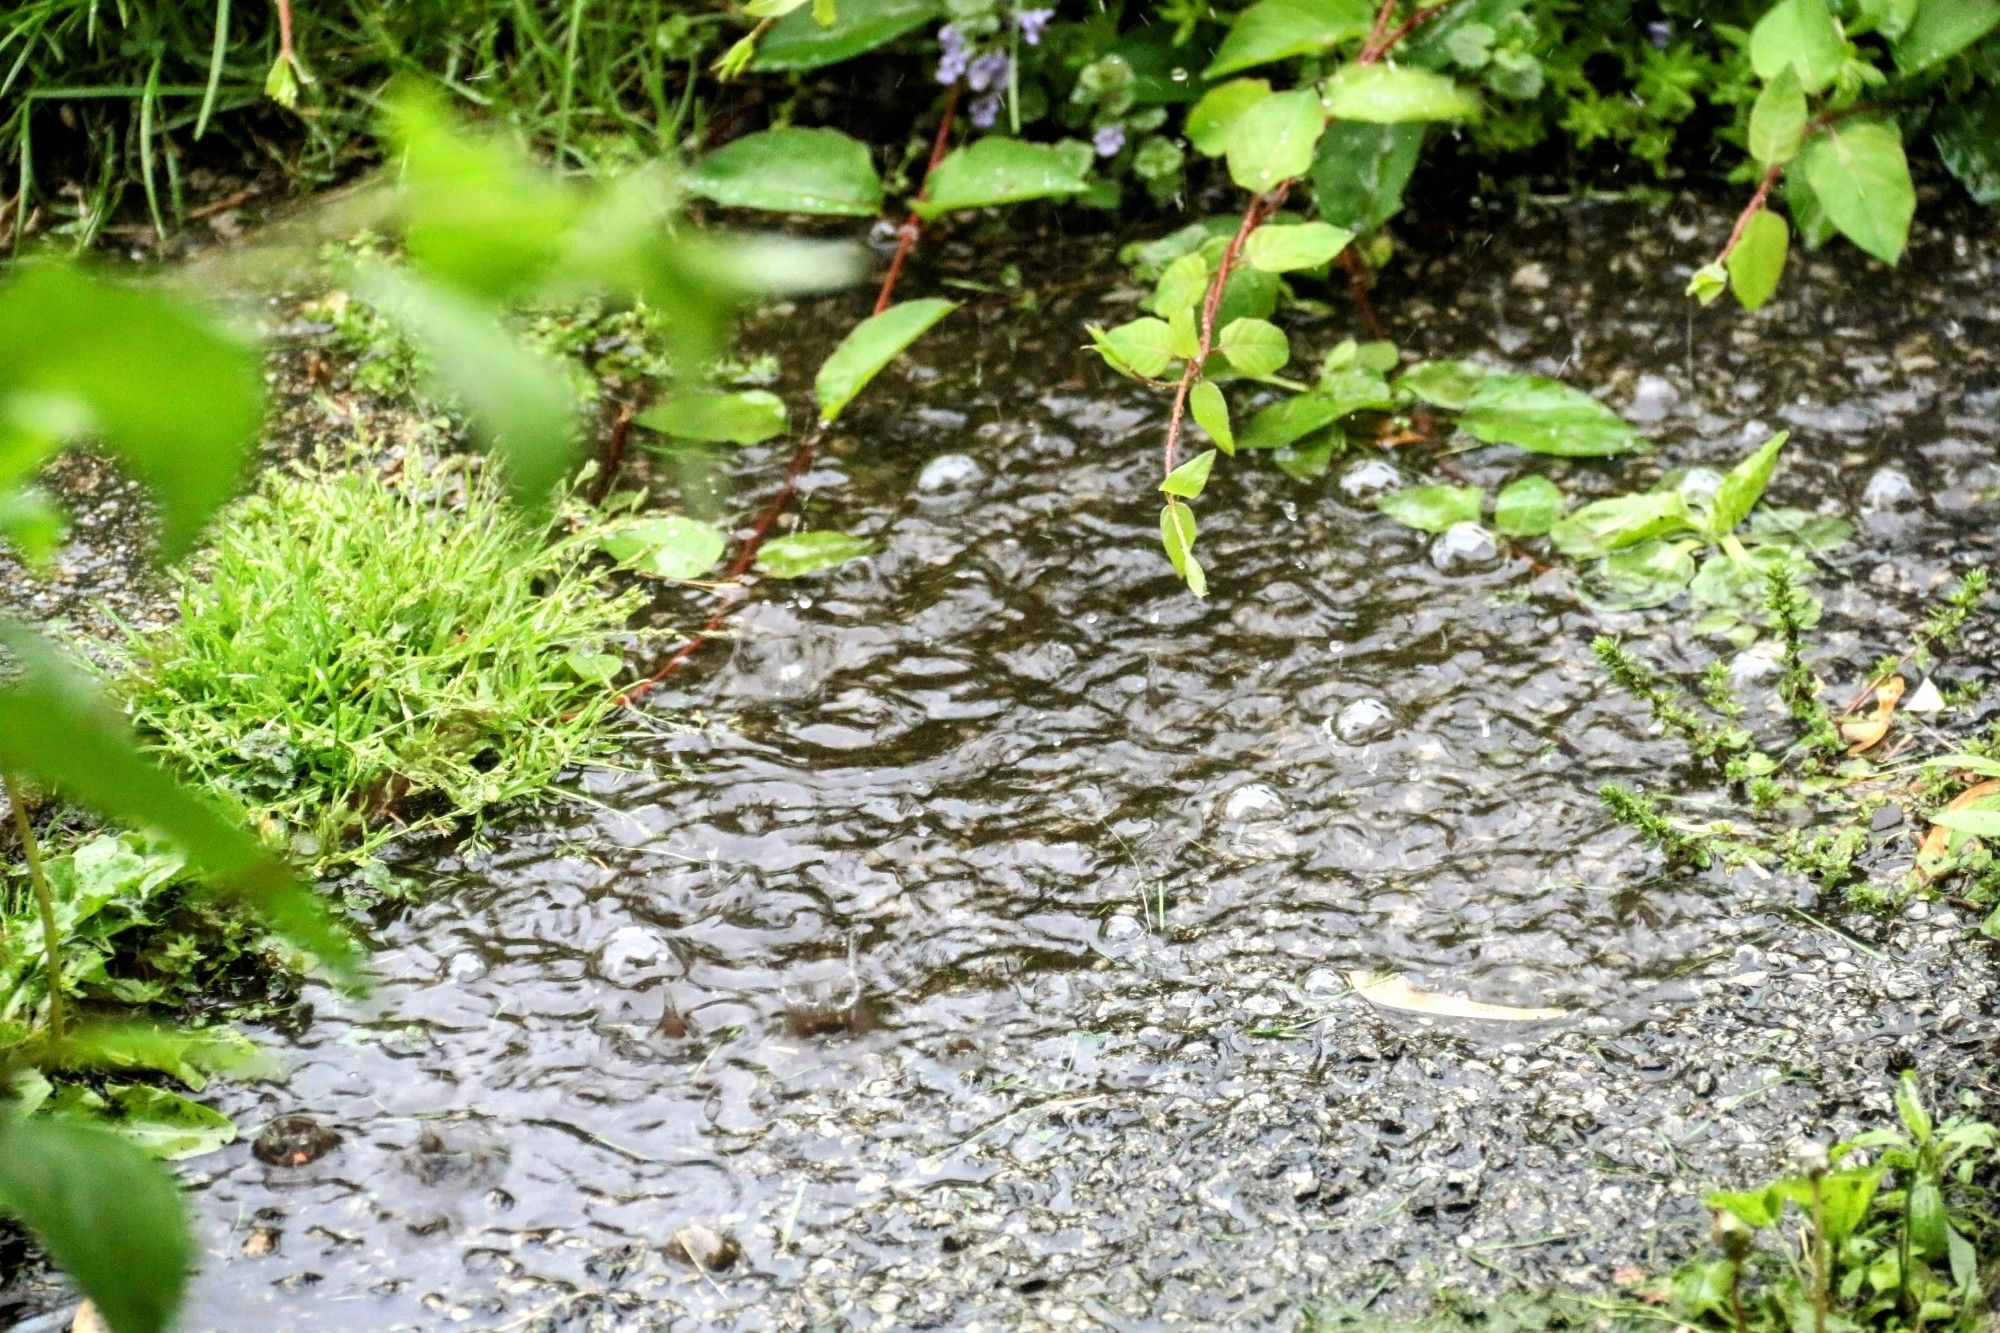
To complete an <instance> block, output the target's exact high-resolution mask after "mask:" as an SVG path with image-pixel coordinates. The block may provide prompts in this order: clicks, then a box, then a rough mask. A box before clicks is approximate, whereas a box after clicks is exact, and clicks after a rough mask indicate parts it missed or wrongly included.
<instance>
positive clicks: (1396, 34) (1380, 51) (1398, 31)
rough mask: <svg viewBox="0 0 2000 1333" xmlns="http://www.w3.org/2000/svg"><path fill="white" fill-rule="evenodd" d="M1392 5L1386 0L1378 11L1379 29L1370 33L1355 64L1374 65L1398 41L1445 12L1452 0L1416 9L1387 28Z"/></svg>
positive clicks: (1377, 21) (1376, 21)
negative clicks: (1387, 19) (1393, 25)
mask: <svg viewBox="0 0 2000 1333" xmlns="http://www.w3.org/2000/svg"><path fill="white" fill-rule="evenodd" d="M1392 7H1393V5H1392V3H1391V2H1390V0H1385V3H1384V4H1383V6H1382V8H1381V10H1379V11H1378V12H1377V13H1376V15H1375V23H1376V25H1377V31H1376V32H1375V33H1372V34H1370V36H1369V38H1368V41H1367V42H1366V43H1365V44H1364V45H1363V46H1362V48H1361V54H1360V55H1359V56H1356V57H1355V60H1354V63H1355V64H1357V65H1372V64H1374V63H1375V62H1376V61H1378V60H1380V59H1381V58H1382V57H1383V56H1386V55H1388V54H1389V52H1391V51H1393V50H1395V48H1396V43H1398V42H1400V41H1402V40H1403V39H1404V38H1405V37H1408V36H1409V35H1410V34H1411V33H1413V32H1415V31H1416V30H1417V29H1418V28H1421V27H1422V26H1423V25H1424V24H1426V23H1429V22H1430V21H1431V20H1432V19H1434V18H1436V17H1437V16H1438V15H1440V14H1442V13H1444V11H1445V10H1447V9H1450V8H1451V0H1445V2H1444V3H1443V4H1439V5H1431V6H1429V7H1428V8H1425V9H1419V10H1416V11H1415V12H1413V13H1412V14H1411V15H1410V16H1409V17H1408V18H1406V19H1404V20H1403V21H1402V22H1401V23H1399V24H1397V25H1396V26H1395V27H1393V28H1387V27H1386V18H1387V15H1388V13H1389V11H1390V10H1391V8H1392Z"/></svg>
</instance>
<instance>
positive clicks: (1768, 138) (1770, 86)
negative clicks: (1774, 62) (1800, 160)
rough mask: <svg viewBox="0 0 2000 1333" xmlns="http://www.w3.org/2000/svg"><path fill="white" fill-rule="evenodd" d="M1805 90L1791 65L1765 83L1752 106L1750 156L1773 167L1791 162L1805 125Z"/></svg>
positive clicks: (1797, 149)
mask: <svg viewBox="0 0 2000 1333" xmlns="http://www.w3.org/2000/svg"><path fill="white" fill-rule="evenodd" d="M1806 116H1807V111H1806V90H1805V88H1804V86H1803V85H1801V84H1800V83H1799V75H1798V71H1797V70H1795V69H1793V68H1792V67H1791V66H1790V65H1787V66H1785V68H1783V69H1782V70H1780V71H1778V77H1776V78H1775V79H1772V80H1771V81H1770V82H1769V83H1767V84H1765V85H1764V90H1763V91H1762V92H1760V93H1758V94H1757V101H1756V102H1755V104H1753V105H1752V106H1751V108H1750V156H1752V157H1754V158H1756V159H1757V160H1758V161H1759V162H1762V163H1763V164H1764V165H1765V166H1770V165H1771V164H1773V163H1776V162H1789V161H1791V160H1792V155H1793V154H1794V153H1796V152H1798V151H1799V139H1800V137H1801V136H1802V135H1803V134H1804V133H1805V128H1806Z"/></svg>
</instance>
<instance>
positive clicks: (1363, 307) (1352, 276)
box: [1340, 245, 1389, 342]
mask: <svg viewBox="0 0 2000 1333" xmlns="http://www.w3.org/2000/svg"><path fill="white" fill-rule="evenodd" d="M1340 266H1341V267H1342V268H1344V269H1346V270H1347V292H1348V295H1349V296H1352V297H1353V298H1354V305H1355V307H1356V308H1357V309H1358V310H1360V311H1361V322H1362V324H1364V325H1366V326H1367V329H1368V336H1369V337H1371V338H1373V339H1375V340H1376V341H1377V342H1380V341H1382V340H1383V339H1385V338H1387V337H1388V336H1389V330H1388V328H1387V326H1385V325H1384V324H1383V323H1382V316H1381V315H1379V314H1377V313H1376V311H1375V301H1374V298H1373V297H1371V296H1369V294H1368V265H1367V263H1366V261H1364V260H1363V259H1362V258H1361V256H1360V255H1358V254H1356V253H1354V247H1353V246H1351V245H1350V246H1348V247H1347V248H1346V249H1345V250H1342V251H1341V252H1340Z"/></svg>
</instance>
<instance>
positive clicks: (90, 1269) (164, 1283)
mask: <svg viewBox="0 0 2000 1333" xmlns="http://www.w3.org/2000/svg"><path fill="white" fill-rule="evenodd" d="M0 1208H4V1209H5V1210H6V1211H7V1212H9V1213H11V1214H13V1215H14V1216H15V1217H17V1218H19V1219H20V1221H21V1224H22V1225H23V1226H25V1227H27V1229H28V1230H29V1231H30V1232H32V1233H33V1234H34V1237H35V1239H36V1240H38V1241H40V1242H41V1244H42V1247H43V1248H44V1249H46V1250H47V1251H48V1252H49V1257H50V1258H52V1259H54V1260H55V1262H56V1265H57V1266H58V1267H60V1268H61V1269H62V1270H63V1271H64V1272H65V1273H68V1274H69V1275H70V1277H72V1278H74V1279H75V1280H76V1284H77V1285H78V1286H79V1287H81V1288H83V1291H84V1294H85V1295H87V1296H88V1297H90V1299H91V1301H92V1303H94V1304H95V1305H96V1306H97V1308H98V1311H99V1312H100V1313H101V1314H103V1316H104V1318H105V1322H106V1323H108V1324H110V1325H111V1327H112V1329H113V1330H114V1333H165V1330H166V1329H167V1328H168V1327H169V1325H171V1324H172V1323H173V1320H174V1316H175V1314H176V1313H177V1312H178V1311H179V1309H180V1304H181V1296H182V1294H183V1293H184V1292H185V1291H186V1289H187V1278H188V1271H189V1270H190V1269H191V1268H192V1267H193V1266H194V1263H195V1259H196V1254H195V1247H194V1241H193V1238H192V1237H191V1236H190V1235H189V1234H188V1227H187V1218H186V1217H185V1215H184V1214H183V1213H182V1210H181V1200H180V1193H179V1191H178V1189H177V1188H176V1187H175V1182H174V1178H173V1176H172V1174H171V1173H169V1172H168V1171H167V1169H166V1168H165V1167H163V1166H161V1165H160V1164H159V1163H158V1162H155V1161H153V1160H152V1159H151V1158H149V1157H147V1156H146V1155H145V1154H144V1153H141V1152H140V1151H139V1150H138V1149H136V1148H134V1147H133V1146H132V1145H130V1144H129V1143H126V1142H125V1141H124V1140H122V1139H120V1138H119V1137H117V1136H116V1135H114V1134H110V1133H107V1132H105V1131H104V1130H101V1129H91V1128H87V1127H85V1126H81V1125H69V1124H61V1123H58V1122H56V1121H53V1120H26V1121H17V1122H14V1123H11V1124H7V1125H4V1126H0Z"/></svg>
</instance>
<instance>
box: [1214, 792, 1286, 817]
mask: <svg viewBox="0 0 2000 1333" xmlns="http://www.w3.org/2000/svg"><path fill="white" fill-rule="evenodd" d="M1284 809H1285V798H1284V797H1282V796H1280V795H1278V793H1277V792H1275V791H1273V790H1271V788H1269V787H1267V786H1265V785H1264V784H1263V783H1261V782H1252V783H1250V784H1248V785H1246V786H1242V787H1238V788H1237V789H1236V790H1235V791H1233V792H1231V793H1229V799H1227V800H1225V801H1224V802H1223V803H1222V817H1223V818H1224V819H1229V820H1238V821H1240V820H1245V819H1257V818H1260V817H1265V816H1270V815H1277V814H1282V813H1283V812H1284Z"/></svg>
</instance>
